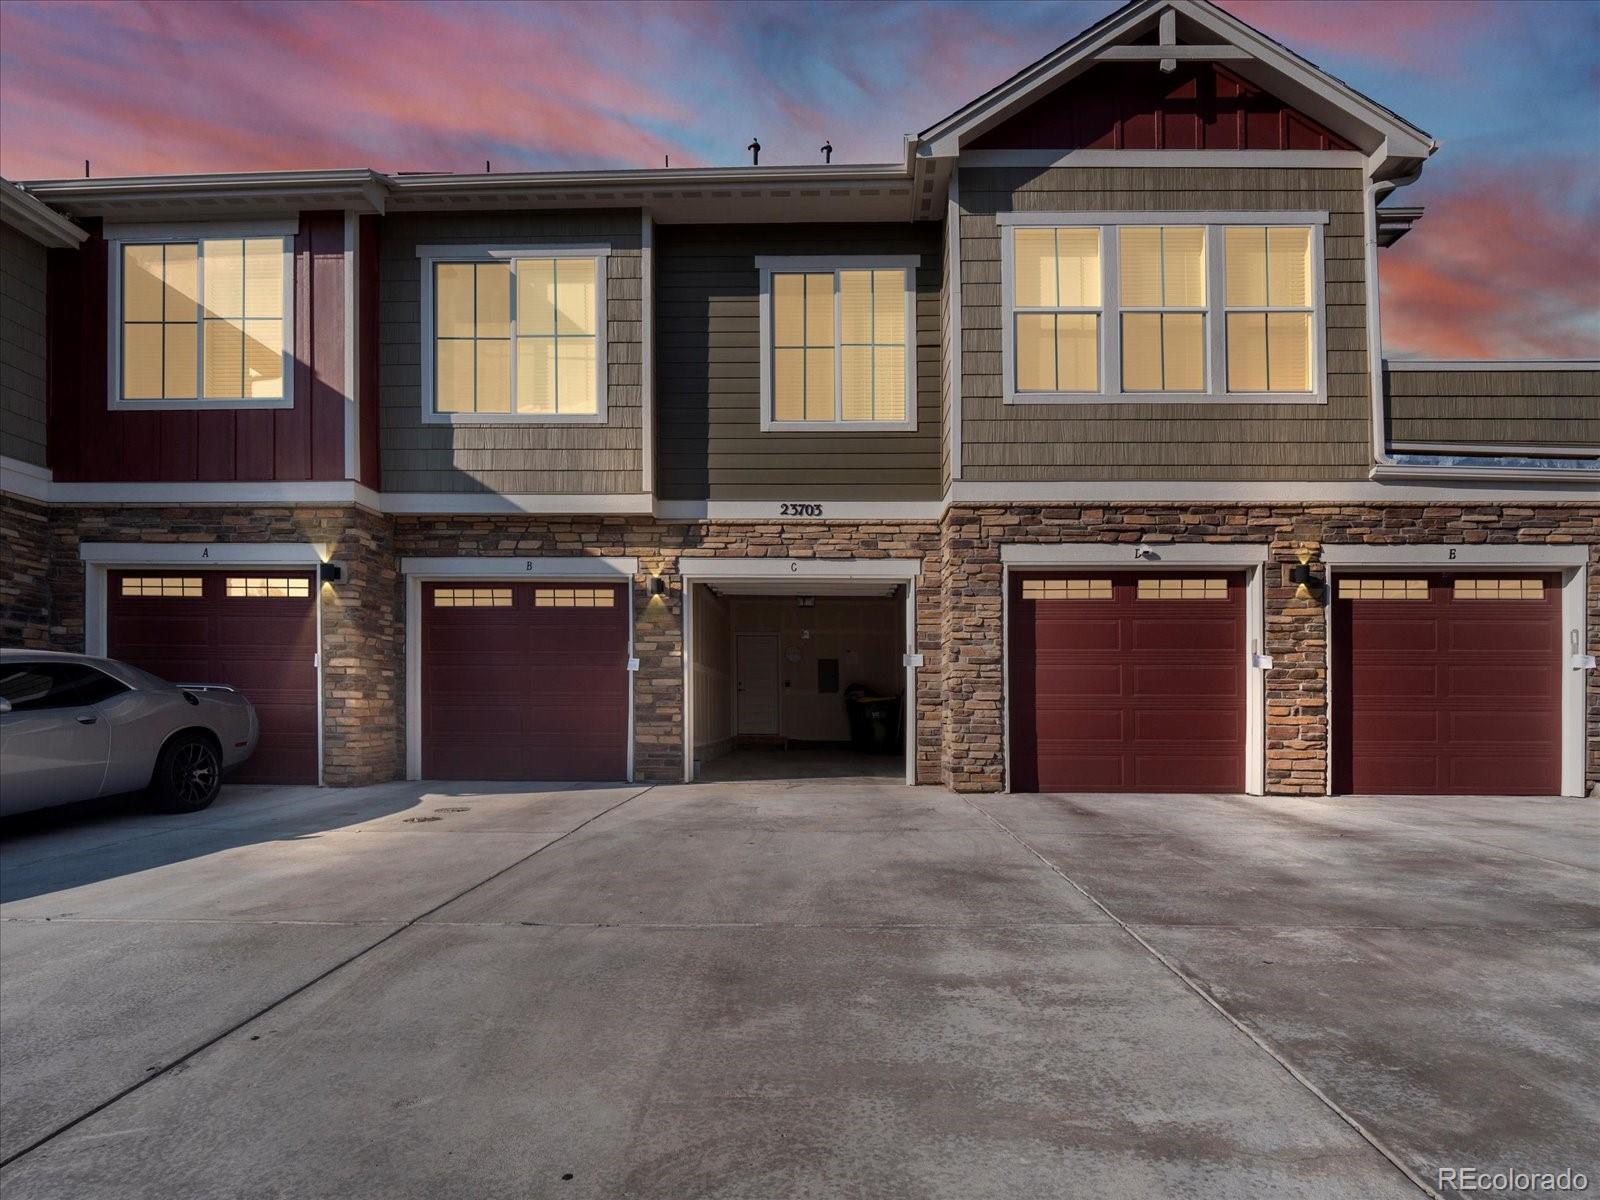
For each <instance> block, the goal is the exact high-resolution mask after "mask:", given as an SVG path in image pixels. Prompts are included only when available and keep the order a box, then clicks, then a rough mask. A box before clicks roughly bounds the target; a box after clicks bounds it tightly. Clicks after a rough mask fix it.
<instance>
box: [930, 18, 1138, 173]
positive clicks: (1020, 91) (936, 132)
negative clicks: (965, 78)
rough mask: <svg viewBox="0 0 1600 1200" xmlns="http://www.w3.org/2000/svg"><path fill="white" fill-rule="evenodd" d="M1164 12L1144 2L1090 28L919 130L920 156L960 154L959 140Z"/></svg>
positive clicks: (1077, 70)
mask: <svg viewBox="0 0 1600 1200" xmlns="http://www.w3.org/2000/svg"><path fill="white" fill-rule="evenodd" d="M1163 7H1165V4H1164V3H1163V2H1162V0H1144V2H1143V3H1136V4H1131V5H1129V6H1128V8H1127V9H1126V10H1125V11H1123V12H1122V13H1121V14H1120V16H1118V15H1117V14H1113V16H1112V17H1110V18H1107V19H1105V20H1103V21H1102V22H1101V23H1100V24H1098V25H1093V26H1090V27H1089V28H1088V29H1086V30H1084V31H1083V32H1082V33H1080V34H1079V35H1078V36H1077V37H1075V38H1073V39H1072V40H1071V41H1069V42H1067V43H1066V44H1065V45H1063V46H1060V47H1059V48H1057V49H1056V50H1055V51H1054V52H1052V53H1051V54H1048V55H1046V56H1045V57H1044V58H1042V59H1040V60H1039V61H1038V62H1036V63H1033V64H1032V65H1031V66H1028V67H1024V68H1023V69H1022V70H1021V71H1019V72H1018V73H1017V74H1016V75H1014V76H1012V77H1011V78H1010V79H1008V80H1006V81H1005V82H1003V83H1001V84H1000V85H998V86H997V87H994V88H992V89H990V90H989V91H988V92H986V93H985V94H984V95H982V96H980V97H978V98H977V99H976V100H973V101H972V102H970V103H968V104H966V105H963V106H962V107H961V108H959V109H957V110H956V111H955V112H953V113H951V114H950V115H949V116H948V117H946V118H944V120H942V121H940V122H938V123H937V124H935V125H931V126H929V127H928V128H927V129H925V130H923V131H922V133H921V134H920V135H919V137H918V143H919V153H926V154H931V155H934V156H937V157H945V156H949V155H954V154H958V153H960V151H961V143H962V141H964V140H965V139H967V138H969V137H972V136H974V135H975V134H978V133H981V132H982V131H983V130H984V129H986V128H988V127H989V126H991V125H996V124H998V123H999V122H1001V121H1003V120H1004V119H1005V118H1006V117H1008V116H1010V115H1011V114H1012V113H1013V112H1014V111H1016V110H1018V109H1020V108H1023V107H1025V106H1026V105H1028V104H1029V103H1031V102H1032V100H1033V98H1034V97H1035V96H1036V95H1037V94H1038V93H1040V92H1042V91H1049V90H1053V89H1054V88H1056V87H1059V86H1060V85H1061V84H1063V83H1065V82H1066V81H1067V80H1068V79H1070V78H1071V77H1072V76H1073V75H1076V74H1079V73H1080V72H1082V71H1085V70H1087V69H1088V68H1089V67H1091V66H1093V65H1094V56H1095V55H1096V54H1097V53H1099V52H1100V51H1101V50H1102V49H1104V48H1105V47H1107V46H1110V45H1113V44H1115V43H1116V42H1117V41H1118V40H1119V39H1120V38H1122V37H1124V36H1126V35H1127V34H1128V33H1129V32H1130V31H1132V30H1135V29H1137V28H1138V27H1139V26H1141V25H1143V24H1144V22H1145V21H1147V20H1148V19H1149V18H1150V17H1151V16H1153V15H1154V14H1155V12H1156V11H1157V10H1158V9H1160V8H1163Z"/></svg>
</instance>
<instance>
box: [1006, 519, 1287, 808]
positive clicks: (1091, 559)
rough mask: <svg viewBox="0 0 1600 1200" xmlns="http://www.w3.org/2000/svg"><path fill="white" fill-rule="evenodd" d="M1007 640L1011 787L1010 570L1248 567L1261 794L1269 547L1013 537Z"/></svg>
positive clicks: (1252, 764) (1250, 774)
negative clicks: (1048, 540) (1053, 541)
mask: <svg viewBox="0 0 1600 1200" xmlns="http://www.w3.org/2000/svg"><path fill="white" fill-rule="evenodd" d="M1000 563H1001V579H1000V604H1001V622H1000V626H1001V638H1000V641H1001V646H1000V673H1001V693H1000V694H1001V695H1002V696H1003V697H1004V705H1003V709H1002V714H1001V716H1002V723H1001V730H1002V738H1003V744H1004V747H1005V774H1006V782H1005V790H1006V791H1008V792H1009V791H1010V790H1011V572H1012V571H1014V570H1027V571H1037V570H1050V569H1052V568H1054V569H1056V570H1082V569H1089V570H1117V571H1160V570H1163V569H1165V570H1185V569H1190V568H1194V567H1202V568H1216V569H1218V570H1229V571H1243V572H1244V625H1245V643H1246V646H1247V647H1248V649H1247V650H1246V655H1247V658H1246V660H1245V666H1246V668H1247V670H1246V671H1245V697H1244V719H1245V733H1244V790H1245V794H1246V795H1250V796H1260V795H1263V794H1264V793H1265V792H1266V782H1267V749H1266V734H1267V689H1266V681H1265V678H1264V675H1265V671H1266V670H1267V668H1268V667H1270V665H1271V662H1272V660H1271V659H1270V658H1268V657H1266V644H1267V641H1266V637H1267V634H1266V630H1267V617H1266V585H1265V580H1264V579H1263V575H1264V573H1265V570H1266V565H1267V547H1266V546H1265V545H1261V544H1258V543H1249V542H1244V543H1240V544H1238V545H1211V544H1206V543H1201V544H1194V545H1188V544H1185V545H1178V544H1168V543H1165V542H1160V543H1152V544H1148V545H1146V544H1144V543H1139V544H1119V545H1115V546H1107V545H1101V544H1094V543H1077V542H1071V543H1062V544H1057V545H1035V544H1032V543H1026V542H1009V543H1007V544H1005V545H1003V546H1001V547H1000Z"/></svg>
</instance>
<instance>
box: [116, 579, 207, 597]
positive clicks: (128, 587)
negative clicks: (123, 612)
mask: <svg viewBox="0 0 1600 1200" xmlns="http://www.w3.org/2000/svg"><path fill="white" fill-rule="evenodd" d="M121 587H122V594H123V595H124V596H127V597H148V598H152V599H163V600H198V599H200V598H201V597H202V596H203V595H204V594H205V590H204V589H205V580H204V579H203V578H202V577H201V576H199V575H183V576H176V575H158V576H150V575H145V576H124V577H123V579H122V585H121Z"/></svg>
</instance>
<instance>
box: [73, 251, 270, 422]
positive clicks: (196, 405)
mask: <svg viewBox="0 0 1600 1200" xmlns="http://www.w3.org/2000/svg"><path fill="white" fill-rule="evenodd" d="M299 228H300V227H299V223H298V222H297V221H235V222H230V223H228V224H218V225H213V224H209V223H204V222H200V223H192V224H180V225H173V224H167V225H147V226H140V225H136V224H117V225H107V226H106V227H105V231H104V232H105V241H106V281H107V287H108V288H109V289H110V292H109V294H108V296H107V303H106V407H107V408H109V409H111V410H112V411H122V412H163V411H166V412H172V411H180V410H187V411H191V412H232V411H234V410H238V409H282V408H293V407H294V376H295V364H296V361H297V360H296V358H295V342H294V333H295V329H294V240H295V236H296V234H297V233H298V232H299ZM265 237H280V238H282V239H283V395H282V396H272V397H253V396H229V397H219V398H217V399H211V400H207V399H201V398H200V397H197V396H195V397H180V398H177V399H166V398H161V399H150V400H130V399H127V398H126V397H124V396H123V394H122V247H123V246H124V245H134V246H151V245H156V244H158V243H162V244H165V243H169V242H200V241H208V240H219V239H228V238H265ZM199 269H200V271H201V272H202V274H201V275H199V276H198V278H199V279H200V280H202V281H203V280H204V278H205V276H204V274H203V272H204V270H205V268H204V266H203V265H202V266H201V267H200V268H199ZM196 305H197V308H203V307H204V306H203V304H201V303H200V299H199V298H197V300H196ZM196 317H197V319H198V325H199V328H197V329H196V339H197V340H196V347H197V354H198V355H199V359H198V360H197V361H196V363H195V372H196V374H195V380H196V382H197V383H198V382H199V381H200V380H201V379H203V378H204V370H205V364H204V361H203V358H204V354H205V350H204V345H205V331H204V323H205V318H204V316H203V315H201V314H200V313H199V312H197V313H196Z"/></svg>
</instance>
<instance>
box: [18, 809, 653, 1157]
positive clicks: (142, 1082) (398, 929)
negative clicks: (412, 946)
mask: <svg viewBox="0 0 1600 1200" xmlns="http://www.w3.org/2000/svg"><path fill="white" fill-rule="evenodd" d="M654 789H655V785H654V784H648V785H646V786H645V787H642V788H640V789H639V790H638V791H635V792H633V793H631V794H630V795H627V796H624V797H623V798H622V799H621V800H618V801H617V802H616V803H615V804H612V805H610V806H608V807H607V808H604V809H602V810H601V811H600V812H597V813H595V814H594V815H592V816H590V817H587V818H585V819H584V820H582V821H580V822H579V823H578V824H576V825H574V826H573V827H572V828H571V829H569V830H567V831H566V832H565V833H563V834H561V835H560V836H559V837H555V838H552V839H550V840H549V841H548V842H545V843H544V844H543V845H541V846H538V847H537V848H535V849H533V850H531V851H529V852H528V853H527V854H524V855H523V856H522V857H521V858H519V859H517V860H516V861H515V862H511V863H508V864H506V865H505V866H504V867H501V868H500V869H499V870H496V871H493V872H491V873H490V874H489V875H487V876H485V877H484V878H482V879H480V880H478V881H477V882H476V883H473V884H470V885H468V886H467V887H465V888H462V889H461V890H460V891H458V892H456V893H455V894H454V895H452V896H448V897H446V898H445V899H443V900H441V901H439V902H438V903H437V904H434V905H432V906H430V907H429V908H428V909H427V910H425V911H424V912H421V913H418V914H417V915H416V916H414V917H412V918H410V919H409V920H407V921H404V922H401V923H399V924H396V925H395V927H394V928H393V929H391V930H389V932H388V933H385V934H384V935H383V936H382V937H380V938H378V939H377V940H376V941H374V942H371V943H369V944H368V945H366V946H363V947H362V948H361V949H359V950H357V951H355V952H354V953H352V954H349V955H346V956H345V957H344V958H342V959H340V960H339V961H338V962H336V963H334V964H333V965H332V966H330V967H328V968H326V969H325V970H323V971H321V972H319V973H318V974H317V975H315V976H313V977H312V978H310V979H308V980H306V982H304V983H302V984H300V985H299V986H298V987H295V988H292V989H290V990H289V991H287V992H285V993H284V994H283V995H281V996H279V997H278V998H277V999H275V1000H272V1001H269V1002H268V1003H266V1004H264V1005H262V1006H260V1007H259V1008H257V1009H256V1010H255V1011H253V1012H251V1013H249V1014H248V1015H246V1016H245V1017H243V1018H241V1019H240V1020H238V1021H235V1022H234V1023H233V1024H232V1025H229V1026H228V1027H227V1028H226V1029H224V1030H222V1031H221V1032H220V1033H216V1034H214V1035H212V1036H211V1037H209V1038H207V1039H205V1040H204V1041H202V1042H201V1043H200V1044H199V1045H197V1046H194V1047H192V1048H191V1049H189V1050H186V1051H184V1052H183V1053H182V1054H180V1055H178V1056H177V1057H176V1058H174V1059H173V1060H172V1061H171V1062H167V1063H163V1064H162V1065H161V1066H160V1068H159V1069H158V1070H151V1071H148V1072H147V1073H146V1074H145V1075H144V1076H143V1078H141V1079H138V1080H136V1081H135V1082H133V1083H131V1084H129V1085H128V1086H127V1087H124V1088H122V1089H121V1090H119V1091H117V1092H116V1093H114V1094H113V1095H111V1096H109V1097H107V1098H106V1099H105V1100H102V1101H100V1103H98V1104H95V1105H93V1106H91V1107H90V1108H89V1109H87V1110H86V1111H84V1112H81V1113H79V1114H78V1115H77V1116H75V1117H73V1118H72V1119H71V1120H70V1121H66V1122H64V1123H62V1124H60V1125H58V1126H56V1127H55V1128H54V1129H52V1130H50V1131H49V1132H47V1133H44V1134H41V1135H40V1136H39V1137H36V1138H34V1139H33V1141H31V1142H29V1143H28V1144H27V1145H26V1146H23V1147H21V1148H20V1149H18V1150H16V1151H14V1152H13V1153H11V1154H8V1155H7V1156H6V1157H5V1158H3V1159H0V1167H8V1166H10V1165H11V1164H12V1163H14V1162H18V1161H20V1160H21V1159H23V1158H26V1157H27V1156H28V1155H30V1154H32V1153H33V1152H34V1151H35V1150H38V1149H39V1148H40V1147H42V1146H45V1145H48V1144H49V1143H50V1142H52V1141H54V1140H55V1139H56V1138H58V1137H60V1136H61V1135H62V1134H64V1133H66V1132H67V1131H68V1130H71V1129H73V1128H76V1127H77V1126H78V1125H81V1124H82V1123H83V1122H85V1121H87V1120H88V1119H89V1118H91V1117H93V1116H95V1115H96V1114H98V1113H101V1112H104V1111H105V1110H106V1109H108V1108H110V1107H111V1106H112V1105H114V1104H116V1103H118V1102H119V1101H121V1100H124V1099H126V1098H127V1097H128V1096H131V1095H132V1094H133V1093H135V1092H137V1091H139V1090H140V1089H141V1088H143V1087H145V1086H146V1085H147V1084H149V1083H151V1082H152V1081H154V1080H157V1079H160V1078H161V1077H162V1076H164V1075H168V1074H171V1073H173V1072H174V1071H177V1070H181V1069H183V1068H185V1066H186V1065H187V1064H188V1063H189V1061H190V1060H191V1059H193V1058H194V1057H195V1056H196V1055H199V1054H201V1053H204V1052H205V1051H206V1050H209V1049H210V1048H211V1047H212V1046H215V1045H217V1044H218V1043H219V1042H221V1041H222V1040H223V1039H225V1038H228V1037H230V1036H232V1035H233V1034H235V1033H237V1032H238V1031H239V1030H241V1029H243V1028H244V1027H245V1026H246V1025H249V1024H250V1023H251V1022H253V1021H258V1020H260V1019H261V1018H262V1017H264V1016H266V1015H267V1014H268V1013H269V1012H272V1011H273V1010H274V1009H276V1008H278V1007H279V1006H281V1005H283V1004H284V1003H286V1002H288V1001H290V1000H292V999H294V998H295V997H296V996H298V995H300V994H301V993H302V992H306V991H309V990H310V989H311V988H313V987H315V986H316V985H317V984H319V983H321V982H322V981H323V980H324V979H327V978H328V977H330V976H331V975H334V974H336V973H337V972H339V971H342V970H343V969H344V968H345V967H348V966H349V965H350V964H351V963H354V962H356V961H357V960H359V959H361V958H364V957H365V956H366V955H368V954H370V953H372V951H374V950H376V949H377V948H378V947H379V946H382V945H384V944H386V943H388V942H390V941H393V940H394V939H395V938H397V937H399V936H400V935H401V934H402V933H404V932H405V931H406V930H408V929H412V928H415V927H416V926H417V925H418V924H419V923H420V922H422V921H423V920H424V919H425V918H427V917H428V916H431V915H432V914H433V913H436V912H438V911H439V910H440V909H442V908H445V907H446V906H447V905H450V904H454V903H455V902H456V901H457V900H460V899H461V898H462V897H464V896H467V895H470V894H471V893H472V892H475V891H477V889H479V888H481V887H483V886H484V885H485V884H488V883H492V882H494V881H495V880H496V879H499V878H500V877H501V876H502V875H504V874H506V872H508V871H512V870H515V869H516V868H517V867H520V866H521V865H522V864H523V863H525V862H527V861H528V860H530V859H532V858H534V857H535V856H536V855H539V854H542V853H543V852H544V851H546V850H548V849H550V847H551V846H555V845H557V844H559V843H561V842H564V841H566V840H567V839H568V838H570V837H572V836H573V835H574V834H576V833H578V832H579V831H580V830H582V829H585V828H586V827H588V826H590V825H592V824H594V823H595V822H596V821H598V820H600V819H601V818H602V817H605V816H609V815H610V814H611V813H614V812H616V811H617V809H619V808H621V807H622V806H623V805H624V804H627V803H629V802H630V801H633V800H637V799H638V798H639V797H640V796H643V795H645V794H646V793H647V792H650V791H653V790H654Z"/></svg>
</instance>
